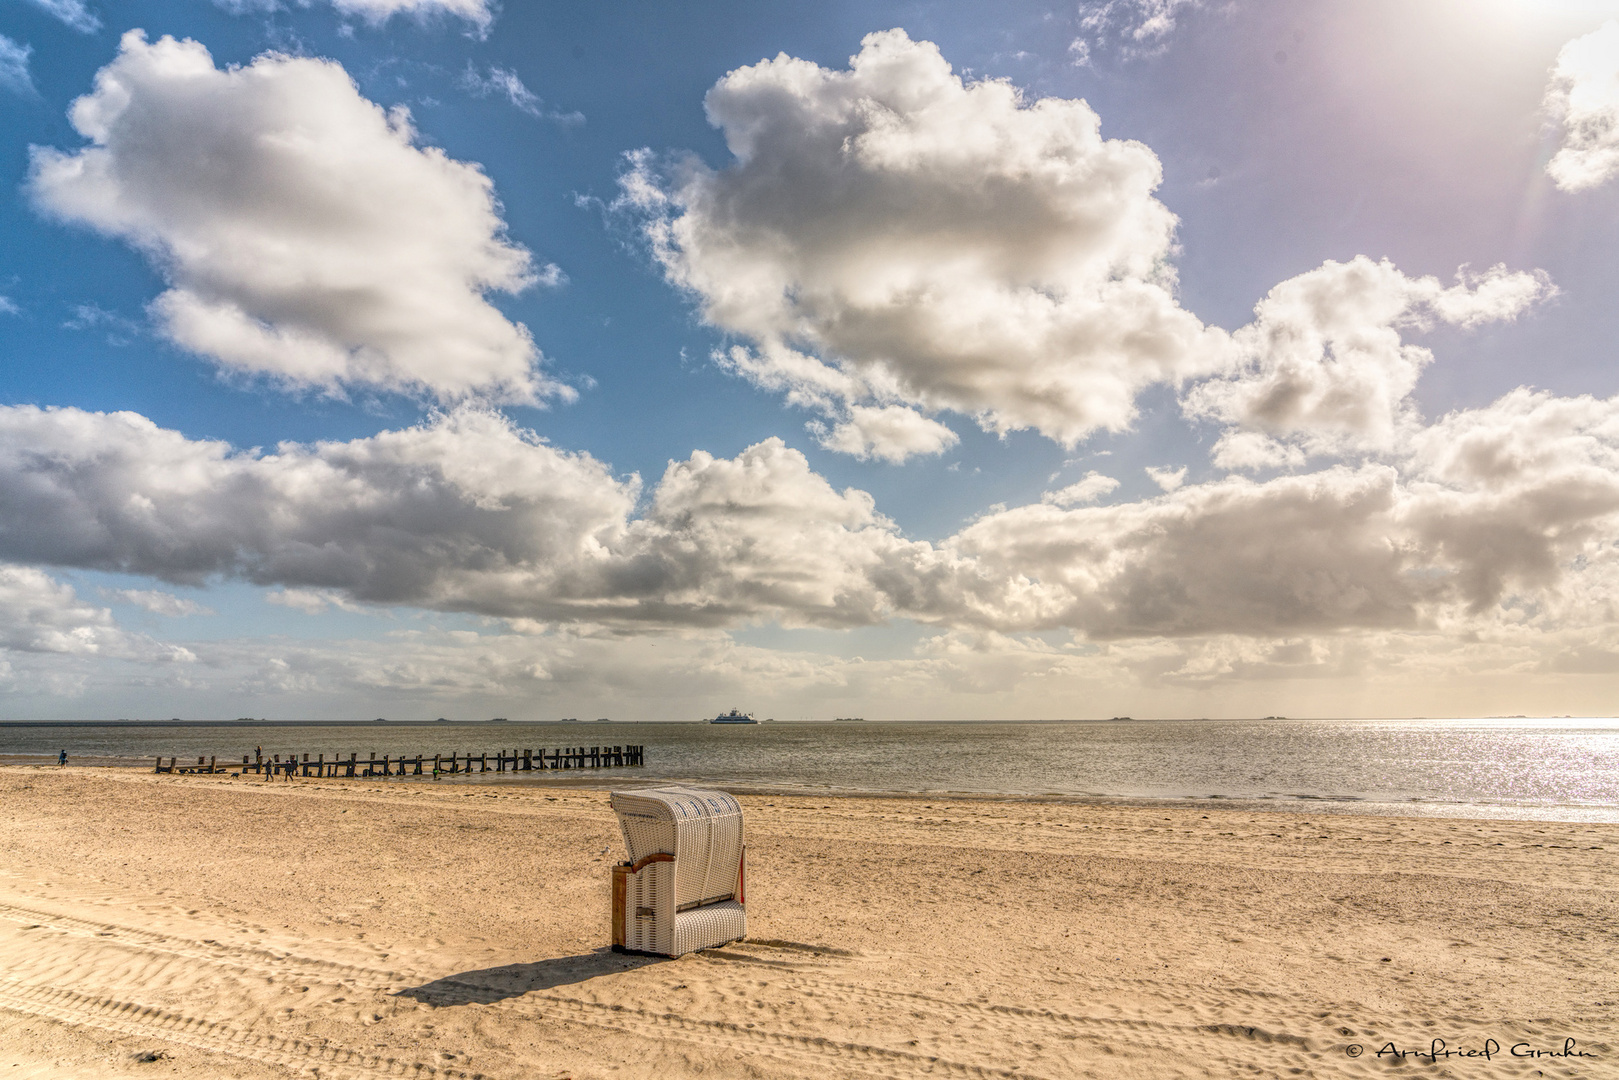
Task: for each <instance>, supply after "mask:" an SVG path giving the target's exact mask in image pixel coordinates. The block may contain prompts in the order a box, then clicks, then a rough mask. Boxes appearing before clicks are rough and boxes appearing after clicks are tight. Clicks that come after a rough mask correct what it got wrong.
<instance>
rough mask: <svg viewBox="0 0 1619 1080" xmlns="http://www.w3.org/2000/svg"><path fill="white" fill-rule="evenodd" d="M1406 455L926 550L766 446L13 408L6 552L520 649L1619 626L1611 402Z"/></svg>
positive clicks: (1018, 524)
mask: <svg viewBox="0 0 1619 1080" xmlns="http://www.w3.org/2000/svg"><path fill="white" fill-rule="evenodd" d="M1406 445H1407V449H1406V450H1405V451H1402V452H1400V453H1397V454H1393V455H1390V456H1389V457H1388V459H1387V460H1386V461H1384V462H1380V463H1376V464H1365V465H1361V466H1359V467H1353V468H1352V467H1347V466H1341V465H1340V466H1336V467H1333V468H1329V469H1324V470H1321V471H1318V472H1314V473H1309V474H1303V475H1288V476H1282V477H1278V478H1276V479H1272V480H1268V481H1265V482H1262V483H1261V482H1255V481H1252V480H1248V479H1245V478H1242V477H1227V478H1225V479H1223V480H1218V481H1214V482H1210V483H1186V482H1185V474H1184V473H1182V472H1181V470H1179V469H1175V470H1172V471H1166V472H1164V473H1162V474H1161V477H1160V484H1161V486H1163V487H1164V488H1165V489H1166V490H1165V491H1164V493H1163V494H1161V495H1158V496H1156V497H1154V498H1151V499H1145V500H1140V501H1135V502H1123V503H1113V504H1110V505H1105V506H1101V505H1093V504H1094V502H1095V500H1096V499H1098V498H1099V497H1100V496H1101V495H1103V494H1106V493H1108V492H1109V491H1111V490H1114V483H1113V481H1112V480H1111V479H1110V478H1108V477H1105V476H1098V475H1096V474H1092V475H1090V476H1087V477H1086V478H1085V479H1083V480H1081V481H1079V482H1078V483H1076V484H1074V485H1071V486H1070V487H1069V488H1067V489H1064V490H1062V491H1058V492H1053V493H1048V494H1047V495H1046V496H1044V497H1043V498H1042V499H1041V501H1040V502H1037V503H1033V504H1030V505H1025V506H1017V507H1011V508H1000V507H997V508H995V509H993V510H991V511H990V512H989V513H987V514H985V515H983V516H981V517H979V518H977V519H976V520H974V521H973V522H972V523H971V524H970V525H968V526H967V527H965V528H964V529H962V530H961V531H960V532H958V533H956V534H955V535H953V536H948V537H944V538H942V539H940V540H938V541H935V542H930V541H924V540H913V539H908V538H906V537H905V536H903V535H902V534H901V533H900V531H899V529H898V528H897V527H896V526H895V525H894V523H893V522H892V521H890V520H889V519H888V518H886V517H885V516H884V515H883V514H882V513H881V512H880V510H879V509H878V507H877V505H876V503H875V500H874V499H873V498H872V497H871V496H870V495H869V494H867V493H866V492H863V491H859V490H856V489H852V488H848V489H842V490H839V489H837V488H835V487H834V486H833V485H832V484H830V483H829V482H828V481H827V480H826V478H825V477H823V476H820V475H818V474H816V473H815V472H814V471H813V470H812V469H811V468H810V467H809V463H808V461H807V460H806V459H805V457H804V455H803V454H801V453H799V452H798V451H796V450H793V449H792V448H790V447H788V446H786V445H785V444H783V443H782V442H781V441H780V440H778V439H768V440H766V441H764V442H762V443H759V444H757V445H755V446H753V447H750V448H748V449H747V450H745V451H743V452H742V453H741V454H739V455H738V456H736V457H734V458H716V457H714V456H712V455H709V454H706V453H703V452H696V453H693V454H692V455H690V457H688V458H686V459H685V460H681V461H674V462H671V463H670V464H669V466H668V468H667V469H666V470H665V472H664V474H663V476H662V477H661V478H659V480H658V481H657V483H656V484H654V485H652V486H651V488H650V490H649V491H648V492H647V493H646V498H644V499H643V497H642V490H641V484H640V481H639V479H638V478H636V477H628V478H621V477H617V476H614V475H613V473H612V472H611V470H609V469H608V468H607V467H606V466H605V465H603V464H602V463H600V462H598V461H596V460H595V459H593V458H591V457H589V456H588V455H583V454H570V453H567V452H564V451H561V450H558V449H556V448H553V447H551V446H549V445H547V444H546V443H544V442H543V441H542V440H540V439H539V438H538V437H536V436H535V435H533V434H532V433H531V432H525V431H523V430H521V429H518V428H516V427H515V426H514V425H512V424H511V423H510V422H509V421H508V420H506V419H504V418H503V417H501V416H499V415H498V414H495V413H492V412H487V411H483V410H478V409H471V408H463V409H460V410H457V411H456V412H453V413H450V414H446V415H443V416H439V417H436V418H434V419H433V420H431V421H429V422H427V423H424V424H422V425H419V426H417V427H412V428H407V429H404V430H400V431H386V432H382V433H379V434H377V435H375V436H372V437H369V438H363V439H355V440H351V441H347V442H328V443H315V444H292V443H288V444H283V445H281V446H278V447H276V448H275V450H274V451H273V452H271V453H263V452H257V451H253V452H237V451H233V450H232V449H231V448H230V447H229V446H226V445H225V444H222V443H217V442H207V441H198V440H191V439H187V438H185V437H184V436H182V435H180V434H179V433H177V432H173V431H166V430H163V429H161V428H158V427H157V426H156V425H154V424H152V423H151V422H150V421H149V420H146V419H144V418H142V417H139V416H135V415H133V414H128V413H118V414H110V415H109V414H98V413H87V412H82V411H79V410H75V409H53V410H41V409H37V408H34V407H31V406H11V407H5V408H0V520H3V521H4V522H6V527H5V528H4V529H3V530H0V560H5V562H7V563H9V564H12V565H22V566H31V565H45V566H49V565H55V566H65V567H78V568H85V569H94V570H106V571H115V572H121V573H133V574H140V575H145V576H149V577H153V578H158V579H161V580H167V581H171V582H177V583H187V584H206V583H207V582H209V581H211V580H217V579H241V580H247V581H250V582H253V583H256V584H259V585H262V586H266V587H269V588H271V589H272V592H271V594H270V598H271V599H272V600H273V601H274V602H277V603H282V604H285V605H287V606H291V607H296V608H301V609H304V610H311V611H313V610H323V609H324V608H326V607H328V606H333V605H335V606H338V607H344V606H350V605H356V604H358V605H371V606H393V605H406V606H414V607H421V608H429V609H438V610H444V611H461V612H471V613H477V614H482V615H490V616H496V617H499V618H503V619H507V620H510V621H511V623H512V625H513V626H521V627H530V628H534V629H535V630H537V631H539V630H544V629H545V628H546V627H561V626H574V627H587V628H588V627H602V628H608V629H612V630H614V631H616V632H623V631H637V632H644V631H646V630H649V629H656V628H659V627H672V628H686V629H701V628H715V629H718V628H726V627H734V626H740V625H746V624H749V623H756V622H766V621H769V622H776V623H779V624H783V625H792V626H826V627H844V626H859V625H869V624H874V623H880V622H883V621H885V620H889V619H893V618H908V619H912V620H916V621H919V622H923V623H929V624H935V625H939V626H941V627H945V628H947V629H953V630H962V631H972V632H979V631H992V632H995V633H998V634H1022V633H1029V632H1033V631H1043V630H1053V629H1066V630H1069V631H1072V632H1074V633H1075V634H1076V635H1080V636H1083V637H1088V638H1091V639H1093V640H1097V641H1108V640H1122V639H1129V638H1153V637H1198V636H1207V635H1220V634H1237V635H1251V636H1256V637H1271V638H1288V637H1297V636H1299V635H1307V634H1329V633H1347V632H1383V631H1392V630H1399V631H1401V632H1423V633H1440V634H1450V635H1452V636H1458V635H1459V636H1461V637H1465V636H1467V635H1469V634H1474V633H1478V632H1481V631H1485V630H1489V631H1491V632H1507V631H1511V632H1513V633H1518V634H1528V633H1542V634H1548V635H1551V634H1558V633H1564V632H1566V631H1569V630H1571V629H1572V628H1574V627H1578V626H1591V627H1603V626H1607V625H1609V624H1613V623H1615V622H1616V621H1619V612H1616V611H1615V610H1614V608H1613V604H1612V602H1611V597H1612V596H1613V595H1614V594H1615V590H1616V589H1619V547H1616V546H1615V541H1616V540H1619V479H1616V478H1619V399H1615V400H1606V401H1604V400H1597V399H1593V398H1556V397H1552V396H1550V395H1545V394H1533V393H1530V392H1528V391H1517V392H1514V393H1513V394H1509V395H1507V396H1506V397H1504V398H1502V399H1501V400H1500V401H1498V402H1496V403H1494V404H1493V405H1490V406H1488V407H1485V408H1482V409H1474V410H1466V411H1461V412H1456V413H1453V414H1450V415H1448V416H1446V417H1444V418H1442V419H1441V420H1440V421H1438V422H1437V423H1436V424H1434V425H1433V426H1432V427H1431V428H1427V429H1424V430H1422V431H1420V432H1417V433H1415V434H1414V435H1413V436H1412V438H1411V439H1410V441H1409V442H1408V443H1407V444H1406ZM61 603H62V604H64V605H66V603H67V601H66V600H63V601H61ZM83 622H84V620H83V619H80V622H79V623H78V624H76V625H79V624H83ZM1548 640H1549V638H1548ZM1246 662H1247V661H1245V663H1246ZM1255 662H1256V663H1257V661H1255Z"/></svg>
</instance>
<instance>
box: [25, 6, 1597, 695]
mask: <svg viewBox="0 0 1619 1080" xmlns="http://www.w3.org/2000/svg"><path fill="white" fill-rule="evenodd" d="M1616 15H1619V5H1613V4H1577V3H1569V4H1553V5H1547V4H1528V3H1512V2H1508V0H1498V2H1490V3H1470V4H1463V3H1459V2H1455V3H1452V2H1442V0H1432V2H1428V3H1422V4H1415V5H1412V4H1372V3H1368V4H1357V5H1353V6H1349V5H1344V6H1339V7H1335V8H1326V9H1313V8H1312V9H1304V8H1300V7H1298V6H1297V5H1290V4H1279V3H1270V4H1266V3H1243V2H1234V3H1224V4H1216V3H1199V2H1196V0H1181V2H1172V0H1114V2H1112V3H1087V4H1080V5H1077V6H1075V5H1069V6H1065V7H1054V6H1052V5H1049V4H1005V5H997V6H996V7H995V8H994V9H993V10H987V9H985V8H984V7H983V5H967V4H914V3H912V4H899V5H887V6H883V5H872V4H860V5H823V6H818V7H816V8H814V9H803V10H796V9H787V8H784V7H782V6H780V5H747V4H734V5H701V6H696V7H688V8H680V9H675V8H671V7H669V6H668V5H657V4H618V5H613V4H593V5H575V6H567V5H542V4H524V5H516V4H511V5H507V6H506V7H497V6H494V5H491V4H487V3H484V2H483V0H442V2H434V0H340V2H337V3H327V2H311V3H303V4H299V3H286V4H273V3H257V2H246V0H244V2H240V3H234V4H223V3H222V4H211V3H207V2H204V0H189V2H183V3H181V2H176V3H134V4H122V5H118V6H117V7H116V8H115V7H114V6H113V5H106V4H101V5H98V4H96V3H93V2H86V3H78V2H75V0H6V2H5V3H4V5H3V6H0V35H3V39H4V40H3V41H0V103H3V108H0V172H3V173H4V176H5V177H6V190H7V192H8V193H9V194H7V195H6V197H5V198H4V199H3V200H0V237H3V243H0V297H3V298H4V301H3V302H0V357H4V363H3V365H0V380H3V381H0V406H3V407H4V408H5V410H6V415H5V417H4V418H3V422H0V428H3V429H4V430H3V431H0V578H3V580H0V623H3V624H4V625H3V626H0V646H3V649H4V652H3V658H0V659H3V663H4V665H5V666H4V669H3V672H0V674H3V677H4V679H5V683H4V686H3V690H0V692H3V693H4V695H5V698H4V700H5V706H4V708H3V709H0V712H4V713H5V714H6V715H7V716H11V717H15V718H21V717H29V716H42V717H50V718H71V717H81V716H82V717H92V718H93V717H101V716H124V715H132V714H133V715H144V714H151V715H165V716H168V715H181V716H199V717H201V716H234V715H246V714H249V713H251V714H254V715H271V716H281V717H289V718H290V717H313V718H319V717H342V716H367V715H384V714H386V715H399V716H402V717H403V716H417V715H419V716H437V715H466V716H482V715H486V714H498V715H510V716H513V717H518V716H524V717H534V718H546V717H551V716H560V715H575V714H581V715H582V714H584V713H589V712H590V711H591V710H592V709H595V710H596V712H595V713H594V714H593V715H615V716H616V715H623V716H625V717H626V718H628V717H647V718H657V717H671V718H680V717H692V716H696V715H699V714H700V713H702V712H704V711H707V710H710V709H715V708H720V707H722V706H725V707H728V706H729V705H730V704H741V705H744V706H745V707H748V708H753V709H756V710H757V711H760V712H763V713H767V714H780V715H828V716H829V715H837V714H847V713H848V712H850V711H856V712H858V713H860V714H863V715H867V716H894V717H1008V718H1022V717H1061V716H1092V715H1103V716H1106V715H1114V714H1118V713H1129V714H1132V715H1138V716H1139V715H1266V714H1273V713H1287V714H1294V715H1346V714H1370V715H1402V714H1413V713H1415V714H1422V715H1442V714H1469V713H1486V714H1488V713H1503V712H1514V713H1518V712H1531V713H1532V712H1548V713H1561V712H1602V711H1605V710H1606V705H1605V702H1606V701H1607V700H1609V699H1610V692H1611V690H1612V689H1614V681H1615V680H1614V675H1615V673H1616V672H1619V632H1616V628H1615V626H1614V616H1613V615H1612V613H1611V611H1610V610H1609V609H1610V607H1611V602H1610V600H1611V596H1612V591H1611V586H1612V584H1613V581H1614V578H1613V576H1612V575H1613V570H1612V560H1613V551H1614V549H1613V539H1614V526H1615V524H1616V523H1619V519H1616V517H1615V514H1619V479H1616V478H1614V476H1613V475H1612V474H1613V467H1614V464H1615V462H1616V461H1619V456H1616V451H1619V409H1616V406H1615V404H1614V403H1613V402H1612V401H1611V400H1610V399H1611V398H1612V397H1613V395H1615V393H1616V391H1619V386H1616V385H1615V381H1616V380H1615V376H1614V374H1613V372H1614V365H1613V363H1612V356H1613V351H1612V350H1613V345H1612V343H1613V341H1614V340H1615V335H1616V331H1619V314H1616V313H1619V305H1615V304H1613V302H1612V300H1611V297H1612V296H1613V293H1614V289H1615V285H1616V283H1619V244H1616V243H1615V240H1616V235H1615V234H1616V231H1619V212H1616V211H1619V195H1616V191H1619V140H1616V138H1615V136H1614V135H1613V132H1614V131H1615V130H1619V127H1616V126H1615V125H1619V26H1615V24H1613V23H1612V22H1611V20H1612V19H1614V18H1615V16H1616ZM131 31H139V32H140V33H139V34H135V35H133V36H131V34H130V32H131ZM75 102H78V103H79V104H77V105H76V104H75ZM705 102H706V109H705ZM278 448H279V449H278ZM1149 470H1151V471H1149Z"/></svg>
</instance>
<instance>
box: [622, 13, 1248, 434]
mask: <svg viewBox="0 0 1619 1080" xmlns="http://www.w3.org/2000/svg"><path fill="white" fill-rule="evenodd" d="M705 105H706V108H707V112H708V117H709V120H710V121H711V122H712V123H713V124H714V125H715V126H717V127H718V128H720V130H721V131H723V132H724V134H725V138H726V144H727V146H728V147H729V149H730V152H731V155H732V159H733V160H732V161H731V162H730V163H729V164H727V165H726V166H725V167H723V168H721V169H718V170H715V169H711V168H709V167H708V166H706V165H705V164H703V163H702V162H700V161H697V160H696V159H695V158H691V157H686V158H682V159H679V160H676V161H673V162H666V163H661V164H660V163H659V162H658V161H656V160H655V159H654V158H653V157H652V155H650V154H649V153H646V152H641V153H638V154H635V155H632V156H631V158H630V162H631V167H630V169H629V170H628V172H627V173H626V175H625V176H624V177H623V179H622V184H623V195H622V197H621V199H620V201H619V205H620V206H621V207H633V208H635V209H637V210H638V211H640V212H641V213H643V214H645V215H646V223H645V229H646V235H647V236H648V238H649V240H650V242H651V244H652V248H653V251H654V253H655V255H656V257H657V259H658V260H659V261H660V263H661V264H662V265H663V267H664V270H665V272H666V274H667V275H668V278H669V280H670V281H672V282H674V283H675V284H677V285H679V286H680V287H681V288H683V289H685V290H687V291H688V292H689V293H690V294H691V295H692V296H693V297H694V298H695V299H696V300H697V301H698V303H699V305H700V307H701V311H702V314H703V317H704V318H705V319H706V320H707V321H708V322H710V323H711V324H713V325H714V326H716V327H719V328H722V329H724V330H726V331H728V332H730V333H733V334H736V335H738V336H740V337H742V338H744V339H746V340H747V341H748V342H750V343H751V347H749V348H742V347H738V348H735V349H733V350H731V352H730V353H729V354H727V355H726V356H725V357H723V358H722V362H723V363H724V364H725V365H726V366H728V367H730V368H731V369H732V370H734V371H737V372H739V373H740V374H743V375H745V376H746V377H749V378H751V379H753V380H754V381H755V382H757V383H759V384H760V385H763V386H766V387H771V388H775V389H779V390H783V391H785V392H787V393H788V394H789V396H790V399H791V400H793V401H794V402H796V403H798V404H802V405H807V406H810V407H813V408H818V409H820V410H821V411H823V412H825V413H826V414H827V415H829V416H832V417H836V418H840V419H842V418H843V417H844V415H845V412H846V410H847V409H848V407H850V406H852V405H860V406H862V407H870V406H872V405H873V404H882V405H885V406H893V405H908V406H911V407H913V408H915V409H917V410H919V411H921V412H923V413H928V412H937V411H940V410H950V411H954V412H958V413H961V414H964V415H968V416H971V417H972V418H974V419H975V420H976V421H977V422H978V423H979V424H980V425H982V426H983V427H984V428H985V429H986V430H990V431H995V432H1006V431H1010V430H1014V429H1021V428H1035V429H1037V430H1039V431H1041V432H1042V433H1044V434H1046V435H1048V436H1049V437H1051V438H1053V439H1056V440H1058V441H1061V442H1063V443H1065V444H1073V443H1074V442H1075V441H1077V440H1078V439H1080V438H1083V437H1084V436H1085V435H1086V434H1088V433H1089V432H1091V431H1094V430H1096V429H1098V428H1107V429H1110V430H1118V429H1122V428H1124V427H1126V426H1128V425H1129V423H1130V422H1131V420H1132V418H1133V417H1134V415H1135V397H1136V394H1137V393H1138V392H1139V391H1140V390H1141V389H1142V388H1143V387H1145V386H1147V385H1149V384H1152V383H1158V382H1166V381H1176V380H1179V379H1181V378H1182V377H1184V376H1187V375H1190V374H1194V373H1196V372H1199V371H1203V370H1207V369H1208V368H1209V367H1210V366H1211V365H1212V363H1213V362H1214V357H1215V356H1216V354H1218V352H1219V350H1220V348H1221V345H1222V342H1223V337H1224V335H1223V334H1221V333H1220V332H1218V331H1214V330H1208V329H1206V328H1204V327H1203V326H1202V324H1201V323H1200V322H1199V321H1198V320H1197V319H1196V318H1195V317H1194V316H1192V315H1191V314H1190V313H1188V312H1186V311H1185V310H1183V309H1182V308H1181V307H1180V306H1179V305H1178V303H1177V302H1176V299H1175V296H1174V288H1175V279H1174V273H1173V270H1172V268H1171V267H1170V266H1169V263H1168V258H1169V256H1170V254H1171V252H1172V248H1173V234H1174V230H1175V225H1176V219H1175V217H1174V215H1173V214H1171V213H1170V212H1169V210H1168V209H1166V208H1165V207H1164V206H1163V204H1162V203H1160V202H1158V200H1157V199H1155V198H1154V197H1153V191H1154V189H1155V188H1156V187H1157V186H1158V184H1159V181H1160V177H1161V169H1160V166H1159V162H1158V159H1157V157H1156V156H1155V155H1154V154H1153V153H1152V151H1151V150H1149V149H1148V148H1147V147H1145V146H1143V145H1142V144H1140V143H1136V142H1129V141H1124V140H1117V139H1104V138H1103V137H1102V135H1101V131H1100V120H1099V118H1098V117H1097V115H1096V113H1095V112H1093V111H1092V110H1091V108H1090V107H1089V106H1088V105H1087V104H1085V102H1083V101H1077V100H1066V99H1060V98H1044V99H1040V100H1037V101H1029V100H1026V99H1025V98H1024V96H1023V95H1022V94H1021V93H1020V92H1019V91H1018V90H1017V88H1015V87H1014V86H1012V85H1011V84H1010V83H1007V82H1004V81H999V80H983V81H979V82H974V83H964V82H963V81H962V79H961V78H960V77H959V76H958V75H956V74H955V73H954V72H953V71H952V70H951V67H950V65H949V64H948V63H946V62H945V60H944V58H943V57H942V56H941V55H940V54H939V51H938V49H937V48H936V47H935V46H934V45H933V44H931V43H929V42H918V41H912V40H911V39H910V38H909V37H907V36H906V34H905V33H904V32H903V31H901V30H892V31H887V32H884V33H876V34H871V35H868V36H867V37H866V38H865V40H864V42H863V44H862V48H861V51H860V53H859V54H858V55H856V56H854V57H853V58H852V59H851V61H850V65H849V67H848V69H847V70H841V71H839V70H829V69H826V68H822V67H820V66H818V65H816V64H814V63H811V62H809V61H805V60H798V59H794V58H792V57H789V56H786V55H785V54H783V55H781V56H778V57H776V58H775V59H774V60H766V61H763V62H761V63H759V64H755V65H753V66H751V67H744V68H738V69H737V70H735V71H732V72H731V73H730V74H728V75H727V76H725V77H724V78H723V79H721V80H720V81H719V82H718V83H717V84H716V85H715V86H714V87H713V89H711V90H710V91H709V93H708V96H707V98H706V99H705ZM857 426H858V425H857ZM841 443H846V444H847V445H849V446H851V447H860V446H864V445H868V443H867V442H866V441H863V440H862V438H861V437H860V435H859V434H858V433H857V432H850V433H849V435H848V436H847V438H846V439H844V440H840V444H841ZM936 445H942V444H936ZM913 452H915V451H913Z"/></svg>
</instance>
